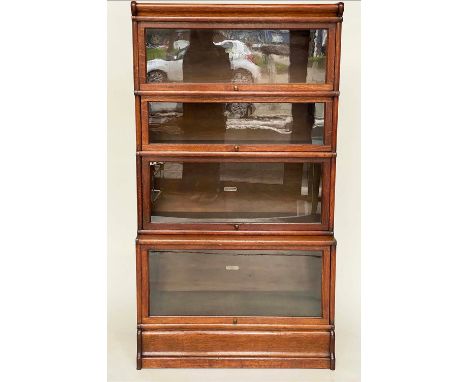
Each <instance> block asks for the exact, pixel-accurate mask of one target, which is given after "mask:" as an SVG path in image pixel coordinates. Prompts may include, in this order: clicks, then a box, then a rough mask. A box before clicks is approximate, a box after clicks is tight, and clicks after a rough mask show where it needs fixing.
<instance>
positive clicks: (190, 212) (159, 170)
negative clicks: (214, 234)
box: [150, 162, 322, 223]
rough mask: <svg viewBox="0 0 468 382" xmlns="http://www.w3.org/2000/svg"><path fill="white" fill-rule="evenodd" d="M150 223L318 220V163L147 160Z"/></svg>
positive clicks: (319, 215)
mask: <svg viewBox="0 0 468 382" xmlns="http://www.w3.org/2000/svg"><path fill="white" fill-rule="evenodd" d="M150 173H151V222H153V223H194V222H198V223H214V222H220V223H222V222H238V223H286V222H288V223H292V222H293V223H320V222H321V204H322V203H321V199H322V197H321V195H322V191H321V182H322V164H320V163H243V162H240V163H231V162H222V163H193V162H191V163H177V162H151V163H150Z"/></svg>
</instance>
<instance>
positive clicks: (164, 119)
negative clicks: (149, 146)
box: [148, 102, 324, 145]
mask: <svg viewBox="0 0 468 382" xmlns="http://www.w3.org/2000/svg"><path fill="white" fill-rule="evenodd" d="M323 125H324V103H309V104H307V103H166V102H149V116H148V126H149V142H150V143H232V144H249V143H250V144H314V145H323Z"/></svg>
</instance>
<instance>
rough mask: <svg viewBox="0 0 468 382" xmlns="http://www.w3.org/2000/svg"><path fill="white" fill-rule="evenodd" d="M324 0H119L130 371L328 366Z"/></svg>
mask: <svg viewBox="0 0 468 382" xmlns="http://www.w3.org/2000/svg"><path fill="white" fill-rule="evenodd" d="M343 10H344V6H343V3H338V4H307V5H303V4H301V5H297V4H289V5H287V4H283V5H265V4H262V5H235V4H230V5H214V4H204V5H202V4H163V3H161V4H159V3H137V2H132V3H131V12H132V28H133V60H134V85H135V115H136V137H137V142H136V165H137V191H138V192H137V194H138V236H137V239H136V271H137V321H138V322H137V368H138V369H141V368H175V367H187V368H192V367H226V368H231V367H248V368H271V367H274V368H329V369H334V368H335V322H334V317H335V314H334V307H335V295H334V293H335V258H336V252H335V248H336V241H335V238H334V235H333V222H334V199H335V198H334V189H335V159H336V136H337V118H338V97H339V78H340V76H339V68H340V39H341V24H342V15H343Z"/></svg>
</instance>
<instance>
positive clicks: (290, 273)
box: [140, 246, 330, 324]
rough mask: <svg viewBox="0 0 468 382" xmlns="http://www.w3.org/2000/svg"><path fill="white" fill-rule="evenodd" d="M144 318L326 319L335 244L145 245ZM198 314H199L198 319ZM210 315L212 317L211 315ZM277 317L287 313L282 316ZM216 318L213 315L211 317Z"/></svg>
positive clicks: (161, 321) (143, 260) (197, 320)
mask: <svg viewBox="0 0 468 382" xmlns="http://www.w3.org/2000/svg"><path fill="white" fill-rule="evenodd" d="M140 255H141V256H142V259H141V261H142V264H143V274H142V276H143V277H142V291H143V293H142V307H143V322H146V323H156V322H160V323H167V322H171V320H172V319H173V317H180V322H184V323H187V322H189V321H194V322H203V317H206V318H207V319H208V320H209V321H210V320H212V319H213V318H214V317H217V318H219V320H218V321H216V320H215V321H216V322H220V323H221V322H226V323H230V324H232V319H237V320H241V319H242V322H244V323H253V322H259V320H260V321H261V320H265V322H269V321H271V322H273V317H274V318H276V321H275V322H281V321H283V322H289V321H291V320H292V321H293V322H294V320H304V319H305V321H304V322H306V323H315V322H326V321H327V320H328V317H329V310H328V309H329V292H330V287H329V285H330V250H329V247H327V248H314V249H308V250H289V249H286V250H282V249H274V250H273V249H257V250H254V249H250V250H245V249H242V250H239V249H212V248H211V249H180V248H178V249H174V248H155V247H151V246H145V247H143V249H142V252H141V254H140ZM196 317H198V319H195V320H194V318H196ZM209 317H211V318H209ZM278 318H282V319H279V321H278ZM210 322H211V321H210Z"/></svg>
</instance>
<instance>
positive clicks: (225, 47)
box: [146, 29, 327, 84]
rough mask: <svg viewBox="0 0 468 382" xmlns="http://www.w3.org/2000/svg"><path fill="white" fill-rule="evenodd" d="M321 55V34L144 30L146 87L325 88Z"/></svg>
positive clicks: (324, 39) (324, 42)
mask: <svg viewBox="0 0 468 382" xmlns="http://www.w3.org/2000/svg"><path fill="white" fill-rule="evenodd" d="M326 54H327V30H326V29H313V30H261V29H257V30H225V29H223V30H213V29H146V60H147V61H146V74H147V82H221V83H226V82H234V83H247V84H253V83H259V84H261V83H266V84H282V83H324V82H325V72H326V70H325V69H326V61H327V56H326Z"/></svg>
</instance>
